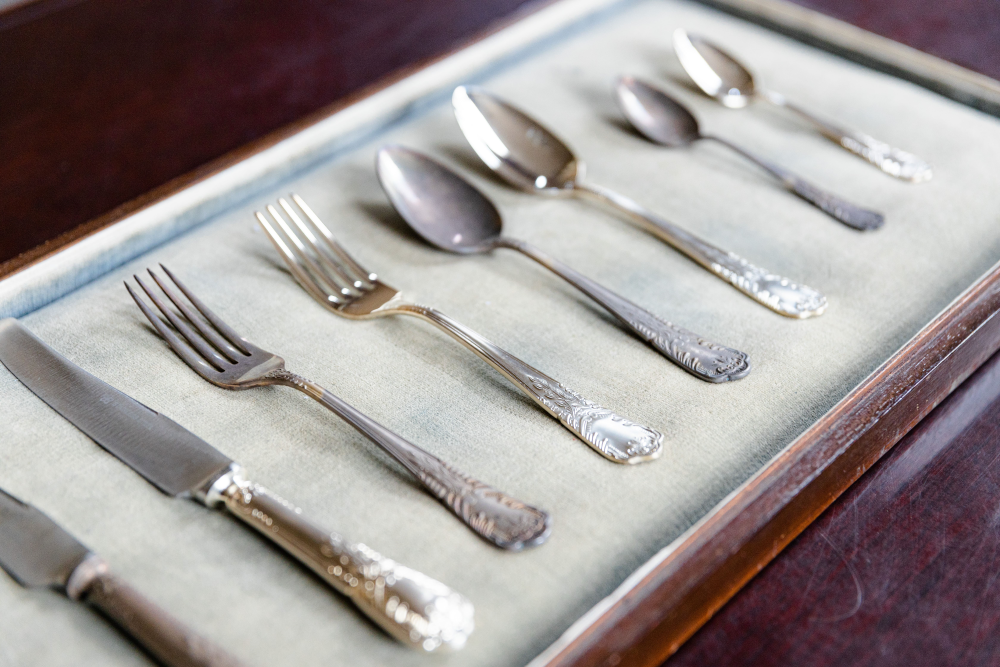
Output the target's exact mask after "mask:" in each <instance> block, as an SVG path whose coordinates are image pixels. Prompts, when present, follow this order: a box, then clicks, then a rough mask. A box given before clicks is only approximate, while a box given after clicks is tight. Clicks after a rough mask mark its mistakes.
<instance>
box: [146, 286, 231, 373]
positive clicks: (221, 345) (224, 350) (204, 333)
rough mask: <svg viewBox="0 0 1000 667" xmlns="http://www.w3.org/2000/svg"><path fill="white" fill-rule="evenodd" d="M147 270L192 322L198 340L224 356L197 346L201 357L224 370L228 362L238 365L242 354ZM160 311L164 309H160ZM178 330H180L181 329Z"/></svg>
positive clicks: (171, 321) (171, 300)
mask: <svg viewBox="0 0 1000 667" xmlns="http://www.w3.org/2000/svg"><path fill="white" fill-rule="evenodd" d="M146 270H147V271H148V272H149V275H151V276H152V277H153V280H155V281H156V284H157V285H159V286H160V289H161V290H163V293H164V294H166V295H167V298H168V299H170V302H171V303H172V304H174V305H175V306H177V309H178V310H179V311H181V313H183V314H184V317H186V318H187V320H188V322H190V323H191V325H192V326H193V327H194V328H195V329H197V331H198V333H199V334H201V336H197V337H196V338H198V339H202V338H207V339H208V342H209V343H211V345H212V347H214V348H215V350H218V351H219V352H220V353H221V354H222V356H221V357H220V356H219V355H218V354H216V353H215V350H213V349H212V347H209V346H207V345H205V346H204V349H203V348H202V347H200V346H198V345H195V347H197V348H198V351H199V352H201V355H202V356H203V357H205V358H207V359H211V360H212V361H215V362H216V365H218V364H222V366H220V368H224V367H225V366H226V361H227V360H228V362H229V363H236V362H237V361H239V360H240V358H241V357H243V356H244V355H243V353H242V352H240V351H239V350H237V349H236V348H234V347H233V346H232V345H230V344H229V343H228V342H227V341H226V340H225V339H224V338H222V336H220V335H219V334H218V333H217V332H216V331H215V329H213V328H212V327H211V326H209V325H207V324H206V323H205V322H204V320H202V319H201V318H200V317H198V315H196V314H195V312H194V311H193V310H191V308H190V307H189V306H188V305H187V304H186V303H184V299H182V298H181V297H180V295H179V294H177V292H175V291H174V290H173V289H172V288H171V287H170V285H168V284H167V282H166V281H165V280H161V279H160V276H158V275H157V274H156V273H154V272H153V270H152V269H146ZM148 293H149V292H148V290H147V294H148ZM160 310H163V309H162V308H160ZM166 314H167V315H168V319H169V314H170V311H169V310H168V311H167V313H166ZM170 323H171V324H173V325H174V327H177V324H176V323H175V322H174V320H172V319H171V320H170ZM177 328H178V329H179V327H177ZM181 333H182V334H184V337H185V338H187V339H188V341H190V342H191V343H194V342H195V341H193V340H191V336H190V335H188V334H187V333H185V332H183V331H182V332H181ZM199 342H200V340H199ZM223 357H225V359H223Z"/></svg>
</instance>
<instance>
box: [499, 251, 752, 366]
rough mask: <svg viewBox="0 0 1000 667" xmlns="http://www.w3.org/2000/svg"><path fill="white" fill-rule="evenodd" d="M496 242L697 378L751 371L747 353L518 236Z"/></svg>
mask: <svg viewBox="0 0 1000 667" xmlns="http://www.w3.org/2000/svg"><path fill="white" fill-rule="evenodd" d="M498 245H501V246H503V247H504V248H510V249H511V250H517V251H519V252H521V253H523V254H524V255H527V256H528V257H530V258H531V259H533V260H535V261H536V262H538V263H539V264H541V265H542V266H544V267H545V268H547V269H549V270H550V271H552V272H553V273H555V274H556V275H558V276H559V277H560V278H562V279H563V280H565V281H566V282H568V283H569V284H571V285H573V286H574V287H576V288H577V289H578V290H580V291H581V292H583V293H584V294H586V295H587V296H589V297H590V298H591V299H593V300H594V301H596V302H597V303H599V304H601V305H602V306H604V308H606V309H607V311H608V312H609V313H611V314H612V315H614V316H615V317H617V318H618V320H619V321H620V322H621V323H622V324H624V325H625V326H626V327H628V329H629V330H630V331H631V332H632V333H634V334H635V335H636V336H638V337H639V338H641V339H642V340H644V341H646V342H647V343H649V344H650V345H652V346H653V348H655V349H656V351H657V352H659V353H660V354H662V355H663V356H665V357H666V358H667V359H669V360H670V361H672V362H674V363H675V364H677V365H678V366H680V367H681V368H683V369H684V370H686V371H687V372H689V373H691V375H694V376H695V377H696V378H698V379H700V380H705V381H707V382H726V381H727V380H738V379H740V378H742V377H744V376H746V375H747V373H749V372H750V362H749V361H748V360H747V355H746V354H744V353H743V352H740V351H739V350H734V349H732V348H730V347H724V346H722V345H718V344H717V343H713V342H711V341H708V340H705V339H704V338H702V337H701V336H698V335H697V334H694V333H692V332H690V331H688V330H687V329H684V328H682V327H679V326H677V325H676V324H672V323H671V322H665V321H663V320H661V319H660V318H659V317H657V316H656V315H654V314H653V313H651V312H649V311H648V310H646V309H645V308H642V307H641V306H638V305H636V304H634V303H632V302H631V301H629V300H628V299H626V298H625V297H623V296H620V295H619V294H616V293H615V292H612V291H611V290H609V289H608V288H607V287H605V286H604V285H601V284H600V283H598V282H595V281H593V280H591V279H590V278H588V277H587V276H585V275H583V274H582V273H580V272H579V271H577V270H576V269H573V268H571V267H569V266H567V265H566V264H563V263H562V262H560V261H559V260H557V259H556V258H554V257H550V256H549V255H547V254H545V253H543V252H542V251H541V250H539V249H538V248H535V247H534V246H532V245H531V244H529V243H525V242H524V241H521V240H519V239H512V238H507V237H501V238H500V240H499V241H498Z"/></svg>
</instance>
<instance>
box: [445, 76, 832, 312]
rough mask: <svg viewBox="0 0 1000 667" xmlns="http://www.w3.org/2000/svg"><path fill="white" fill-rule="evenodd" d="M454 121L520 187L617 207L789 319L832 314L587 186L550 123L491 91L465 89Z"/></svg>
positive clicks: (801, 290)
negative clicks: (540, 120)
mask: <svg viewBox="0 0 1000 667" xmlns="http://www.w3.org/2000/svg"><path fill="white" fill-rule="evenodd" d="M451 101H452V105H453V106H454V108H455V118H456V119H457V120H458V125H459V127H461V129H462V133H463V134H465V138H466V139H467V140H468V141H469V144H470V145H471V146H472V149H473V150H474V151H476V154H477V155H479V157H480V158H481V159H482V160H483V162H485V163H486V165H487V166H488V167H489V168H490V169H492V170H493V171H494V172H496V173H497V174H498V175H499V176H501V177H502V178H504V179H505V180H507V181H508V182H509V183H511V184H512V185H514V186H515V187H518V188H521V189H522V190H526V191H528V192H534V193H537V194H543V195H549V196H563V197H574V196H576V197H580V198H583V199H585V200H587V201H592V202H593V201H596V202H599V203H603V204H605V205H608V206H611V207H612V208H615V209H617V210H618V211H620V212H622V213H624V214H626V215H627V216H628V217H629V219H631V220H633V221H635V222H637V223H639V224H640V225H641V226H642V227H643V228H644V229H646V230H647V231H648V232H650V233H651V234H654V235H655V236H658V237H659V238H661V239H663V240H664V241H666V242H667V243H668V244H669V245H670V246H672V247H673V248H675V249H677V250H679V251H680V252H682V253H684V254H685V255H687V256H688V257H690V258H691V259H692V260H694V261H695V262H697V263H698V264H700V265H701V266H702V267H704V268H705V269H707V270H708V271H710V272H712V273H713V274H715V275H716V276H717V277H719V278H721V279H723V280H725V281H726V282H728V283H729V284H731V285H732V286H733V287H735V288H736V289H738V290H740V291H741V292H743V293H744V294H746V295H747V296H750V297H751V298H753V299H755V300H756V301H758V302H759V303H762V304H763V305H765V306H767V307H768V308H770V309H772V310H774V311H776V312H778V313H781V314H782V315H785V316H787V317H796V318H805V317H813V316H816V315H819V314H821V313H822V312H823V311H824V310H826V297H825V296H823V295H822V294H820V293H819V292H817V291H816V290H814V289H812V288H811V287H806V286H805V285H798V284H796V283H793V282H792V281H791V280H789V279H788V278H783V277H781V276H778V275H775V274H773V273H771V272H770V271H767V270H765V269H762V268H760V267H758V266H754V265H753V264H751V263H750V262H748V261H746V260H745V259H743V258H742V257H740V256H738V255H736V254H735V253H732V252H727V251H725V250H721V249H720V248H717V247H716V246H714V245H712V244H711V243H708V242H707V241H704V240H702V239H700V238H698V237H697V236H695V235H694V234H692V233H691V232H689V231H687V230H684V229H681V228H680V227H678V226H677V225H675V224H673V223H672V222H668V221H666V220H664V219H663V218H661V217H659V216H657V215H655V214H653V213H652V212H650V211H647V210H646V209H644V208H643V207H642V206H640V205H639V204H637V203H636V202H634V201H632V200H631V199H629V198H628V197H624V196H622V195H620V194H618V193H617V192H614V191H612V190H608V189H607V188H604V187H601V186H599V185H594V184H592V183H584V182H583V171H584V166H583V163H582V162H580V161H579V160H577V158H576V156H575V155H573V152H572V151H570V149H569V147H568V146H566V144H564V143H563V142H562V141H560V140H559V139H558V138H557V137H556V136H555V135H554V134H552V133H551V132H549V131H548V130H547V129H546V128H545V127H544V126H543V125H541V124H540V123H538V122H537V121H535V120H534V119H532V118H531V117H529V116H528V115H526V114H525V113H523V112H522V111H520V110H518V109H516V108H514V107H513V106H511V105H509V104H507V103H506V102H504V101H503V100H501V99H500V98H498V97H496V96H494V95H491V94H490V93H487V92H486V91H484V90H482V89H479V88H473V87H466V86H459V87H458V88H456V89H455V92H454V93H453V94H452V97H451Z"/></svg>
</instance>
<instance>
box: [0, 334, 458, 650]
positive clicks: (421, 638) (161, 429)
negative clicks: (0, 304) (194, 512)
mask: <svg viewBox="0 0 1000 667" xmlns="http://www.w3.org/2000/svg"><path fill="white" fill-rule="evenodd" d="M0 362H3V364H4V366H6V367H7V369H8V370H10V372H11V373H13V374H14V375H15V376H16V377H17V379H19V380H20V381H21V382H22V383H23V384H24V385H25V386H26V387H28V389H30V390H31V391H32V392H34V393H35V395H37V396H38V397H39V398H41V399H42V400H43V401H45V402H46V403H48V404H49V405H50V406H51V407H52V408H53V409H54V410H55V411H56V412H58V413H59V414H61V415H62V416H63V417H65V418H66V419H68V420H69V421H70V422H71V423H72V424H73V425H74V426H76V427H77V428H78V429H80V430H81V431H83V432H84V433H86V434H87V435H88V436H90V437H91V438H92V439H93V440H94V441H95V442H97V444H98V445H100V446H101V447H103V448H104V449H105V450H107V451H108V452H110V453H111V454H113V455H114V456H116V457H117V458H118V459H119V460H120V461H122V462H123V463H125V464H126V465H128V466H129V467H130V468H132V469H133V470H134V471H136V472H137V473H139V474H140V475H142V476H143V477H144V478H145V479H146V480H147V481H148V482H150V483H151V484H153V485H154V486H156V487H157V488H158V489H160V491H162V492H164V493H166V494H167V495H170V496H175V497H190V498H193V499H195V500H197V501H199V502H201V503H202V504H204V505H206V506H207V507H210V508H216V507H225V508H226V509H227V510H229V511H230V512H231V513H232V514H234V515H235V516H236V517H238V518H239V519H241V520H243V521H244V522H246V523H248V524H250V525H251V526H253V527H254V528H255V529H257V530H258V531H260V532H261V533H262V534H264V535H266V536H267V538H268V539H270V540H271V541H273V542H274V543H276V544H277V545H278V546H280V547H281V548H282V549H284V550H285V551H286V552H288V553H289V554H291V555H292V556H293V557H294V558H296V559H297V560H298V561H299V562H301V563H302V564H304V565H305V566H306V567H308V568H309V569H311V570H312V571H313V572H315V573H316V574H317V575H319V576H320V577H321V578H322V579H323V580H324V581H326V582H327V583H328V584H329V585H330V586H332V587H333V588H334V589H335V590H336V591H337V592H339V593H342V594H343V595H345V596H347V597H348V598H349V599H350V600H351V601H352V602H353V603H354V604H355V605H357V606H358V608H359V609H361V611H362V612H364V613H365V614H366V615H367V616H368V617H369V618H371V619H372V620H373V621H375V622H376V623H377V624H378V625H380V626H381V627H382V628H383V629H384V630H386V631H387V632H388V633H389V634H390V635H392V636H393V637H395V638H396V639H398V640H399V641H401V642H403V643H404V644H406V645H408V646H411V647H413V648H417V649H420V650H423V651H435V650H449V649H450V650H455V649H459V648H461V647H462V646H463V645H464V644H465V641H466V639H467V638H468V636H469V634H470V633H471V632H472V629H473V627H474V623H473V607H472V603H471V602H469V601H468V600H467V599H466V598H465V597H464V596H462V595H460V594H459V593H456V592H455V591H453V590H452V589H450V588H449V587H447V586H445V585H444V584H442V583H440V582H438V581H436V580H434V579H431V578H430V577H428V576H426V575H424V574H421V573H420V572H417V571H415V570H412V569H410V568H408V567H405V566H403V565H399V564H398V563H396V562H394V561H392V560H390V559H388V558H385V557H384V556H382V555H380V554H379V553H377V552H376V551H374V550H373V549H371V548H369V547H367V546H365V545H364V544H351V543H349V542H347V541H346V540H345V539H344V538H343V537H341V536H340V535H338V534H337V533H330V532H327V531H324V530H322V529H320V528H317V527H316V526H315V525H314V524H312V523H309V522H308V521H306V520H305V519H304V518H303V517H302V510H301V509H299V508H298V507H296V506H295V505H293V504H292V503H290V502H289V501H287V500H285V499H284V498H281V497H280V496H278V495H276V494H274V493H272V492H271V491H269V490H268V489H266V488H264V487H263V486H261V485H259V484H257V483H254V482H251V481H250V480H248V479H247V478H246V476H245V475H244V473H243V469H242V468H241V467H240V466H239V465H238V464H236V463H235V462H233V461H232V459H230V458H228V457H227V456H225V455H223V454H222V453H221V452H219V451H218V450H217V449H215V448H214V447H212V446H211V445H209V444H208V443H207V442H205V441H204V440H202V439H201V438H199V437H198V436H196V435H195V434H193V433H191V432H190V431H188V430H187V429H185V428H184V427H183V426H181V425H180V424H178V423H176V422H174V421H173V420H171V419H169V418H167V417H165V416H163V415H161V414H159V413H158V412H155V411H154V410H152V409H150V408H148V407H146V406H145V405H143V404H142V403H139V402H138V401H136V400H135V399H133V398H131V397H130V396H127V395H126V394H124V393H122V392H120V391H118V390H117V389H115V388H114V387H112V386H110V385H108V384H107V383H105V382H103V381H101V380H99V379H97V378H96V377H94V376H93V375H91V374H90V373H88V372H86V371H85V370H83V369H81V368H80V367H78V366H76V365H75V364H73V363H72V362H71V361H69V360H68V359H66V358H64V357H63V356H62V355H60V354H59V353H58V352H56V351H55V350H53V349H52V348H50V347H49V346H48V345H46V344H45V343H44V342H42V341H41V340H39V339H38V338H37V337H36V336H35V335H34V334H32V333H31V332H30V331H28V329H26V328H25V327H24V326H23V325H22V324H21V323H20V322H18V321H17V320H16V319H13V318H7V319H4V320H0Z"/></svg>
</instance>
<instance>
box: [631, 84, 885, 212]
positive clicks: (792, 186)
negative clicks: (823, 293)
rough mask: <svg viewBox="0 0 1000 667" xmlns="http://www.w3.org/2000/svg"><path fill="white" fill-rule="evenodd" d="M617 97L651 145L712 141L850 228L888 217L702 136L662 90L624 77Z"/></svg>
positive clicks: (693, 120)
mask: <svg viewBox="0 0 1000 667" xmlns="http://www.w3.org/2000/svg"><path fill="white" fill-rule="evenodd" d="M615 97H617V98H618V106H620V107H621V110H622V113H624V114H625V117H626V118H628V120H629V122H630V123H632V126H633V127H635V129H637V130H638V131H639V132H641V133H642V134H643V135H644V136H645V137H646V138H647V139H649V140H650V141H653V142H655V143H658V144H662V145H664V146H670V147H678V146H687V145H689V144H691V143H693V142H695V141H697V140H699V139H711V140H712V141H716V142H718V143H720V144H722V145H723V146H727V147H728V148H730V149H732V150H734V151H736V152H737V153H739V154H740V155H742V156H743V157H745V158H746V159H748V160H750V161H751V162H753V163H755V164H757V165H758V166H760V167H761V168H763V169H764V170H765V171H767V172H768V173H770V174H771V175H772V176H774V177H775V178H776V179H778V180H779V181H781V183H782V185H784V186H785V187H786V188H788V189H789V190H791V191H792V192H794V193H795V194H797V195H798V196H799V197H802V198H803V199H805V200H806V201H807V202H809V203H810V204H812V205H813V206H816V207H817V208H819V209H821V210H822V211H823V212H824V213H827V214H828V215H830V216H832V217H833V218H835V219H837V220H839V221H840V222H842V223H844V224H845V225H847V226H849V227H853V228H854V229H861V230H869V229H878V228H879V227H881V226H882V224H883V223H884V222H885V216H883V215H882V214H881V213H877V212H876V211H869V210H868V209H864V208H861V207H860V206H855V205H854V204H852V203H850V202H848V201H844V200H843V199H841V198H840V197H837V196H836V195H832V194H830V193H829V192H826V191H824V190H821V189H820V188H818V187H816V186H815V185H813V184H812V183H810V182H808V181H806V180H803V179H802V178H799V177H798V176H796V175H795V174H793V173H791V172H790V171H788V170H787V169H784V168H782V167H779V166H777V165H775V164H772V163H771V162H768V161H767V160H763V159H761V158H759V157H757V156H756V155H754V154H753V153H751V152H749V151H747V150H745V149H744V148H741V147H740V146H737V145H736V144H733V143H732V142H730V141H728V140H726V139H723V138H722V137H717V136H715V135H712V134H702V133H701V131H700V130H699V129H698V121H697V119H696V118H695V117H694V115H693V114H692V113H691V112H690V111H688V109H687V108H686V107H685V106H684V105H682V104H681V103H680V102H678V101H677V100H675V99H673V98H672V97H670V96H669V95H667V94H666V93H665V92H663V91H662V90H660V89H659V88H654V87H653V86H651V85H649V84H648V83H645V82H642V81H639V80H637V79H635V78H633V77H631V76H624V77H621V78H620V79H618V82H617V83H616V84H615Z"/></svg>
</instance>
